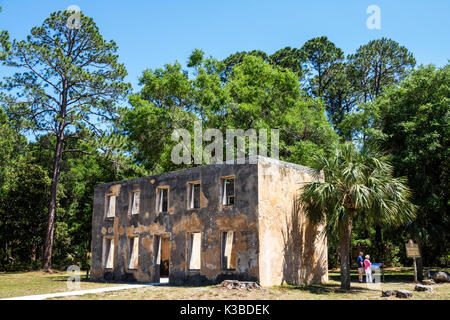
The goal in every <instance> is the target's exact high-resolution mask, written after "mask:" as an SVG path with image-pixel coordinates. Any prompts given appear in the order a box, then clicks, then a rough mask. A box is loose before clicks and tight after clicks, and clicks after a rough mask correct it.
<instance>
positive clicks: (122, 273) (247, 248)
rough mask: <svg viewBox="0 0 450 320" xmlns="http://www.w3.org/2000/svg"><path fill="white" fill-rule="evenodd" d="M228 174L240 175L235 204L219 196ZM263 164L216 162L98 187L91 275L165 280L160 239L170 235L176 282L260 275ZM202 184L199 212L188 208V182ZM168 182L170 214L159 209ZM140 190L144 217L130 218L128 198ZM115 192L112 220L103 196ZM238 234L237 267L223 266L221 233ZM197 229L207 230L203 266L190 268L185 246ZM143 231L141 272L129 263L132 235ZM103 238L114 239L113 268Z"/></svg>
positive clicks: (203, 235)
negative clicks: (226, 203) (160, 190)
mask: <svg viewBox="0 0 450 320" xmlns="http://www.w3.org/2000/svg"><path fill="white" fill-rule="evenodd" d="M222 176H234V177H235V194H236V196H235V204H234V206H230V207H227V206H223V205H222V203H221V201H220V192H221V191H220V190H221V182H220V179H221V177H222ZM257 178H258V177H257V165H256V164H254V165H249V164H243V165H238V164H236V165H211V166H203V167H197V168H192V169H188V170H183V171H176V172H171V173H167V174H162V175H158V176H151V177H146V178H139V179H134V180H129V181H122V182H117V183H108V184H103V185H99V186H96V188H95V197H94V212H93V218H92V265H91V277H92V279H105V280H119V281H120V280H122V281H135V280H137V281H144V282H151V281H159V275H158V272H156V270H159V269H158V267H159V266H158V265H157V263H156V256H157V252H156V251H157V248H158V246H157V245H156V243H155V242H156V241H157V239H158V236H160V237H169V238H170V248H171V249H170V260H169V261H170V262H169V263H170V277H169V282H170V283H171V284H186V283H192V284H201V283H216V282H220V281H221V280H222V279H224V278H227V279H243V280H257V278H258V264H257V261H258V231H257V220H256V211H257V207H258V203H257V200H258V197H257V190H258V189H257V183H258V181H257ZM192 181H201V198H200V200H201V201H200V208H199V209H188V191H187V190H188V186H187V184H188V183H189V182H192ZM161 186H164V187H167V186H168V187H169V207H168V212H167V213H158V212H157V211H158V210H157V208H158V206H157V204H156V201H157V188H158V187H161ZM137 190H139V191H140V205H139V207H140V208H139V214H137V215H131V213H130V207H131V202H130V201H131V200H130V195H131V192H133V191H137ZM107 194H113V195H115V196H116V206H115V207H116V208H115V217H114V218H110V219H107V218H105V215H106V198H105V195H107ZM224 231H234V243H233V252H235V255H236V256H235V259H236V269H235V270H222V264H221V245H222V241H221V237H222V232H224ZM192 232H201V267H200V270H199V271H190V270H188V265H187V243H188V236H189V234H190V233H192ZM132 236H139V260H138V268H137V269H135V270H134V269H129V268H128V259H129V256H130V250H131V248H129V246H130V245H129V237H132ZM103 238H113V239H114V244H115V250H114V268H113V269H111V270H109V269H104V268H103V265H102V254H103V251H102V250H103V249H102V247H103Z"/></svg>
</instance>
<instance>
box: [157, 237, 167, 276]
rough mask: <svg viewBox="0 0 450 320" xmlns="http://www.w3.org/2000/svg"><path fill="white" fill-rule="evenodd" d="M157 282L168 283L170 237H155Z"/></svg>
mask: <svg viewBox="0 0 450 320" xmlns="http://www.w3.org/2000/svg"><path fill="white" fill-rule="evenodd" d="M154 252H156V253H157V254H156V255H155V256H156V261H155V263H154V265H155V270H154V271H155V272H154V275H155V282H159V283H168V282H169V271H170V235H158V236H155V251H154Z"/></svg>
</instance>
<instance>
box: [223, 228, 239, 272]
mask: <svg viewBox="0 0 450 320" xmlns="http://www.w3.org/2000/svg"><path fill="white" fill-rule="evenodd" d="M234 236H235V235H234V231H225V232H222V259H221V260H222V269H224V270H235V269H236V250H235V248H234Z"/></svg>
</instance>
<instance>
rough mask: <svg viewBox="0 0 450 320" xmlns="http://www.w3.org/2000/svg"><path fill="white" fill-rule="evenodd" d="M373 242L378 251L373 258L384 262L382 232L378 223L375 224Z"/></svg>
mask: <svg viewBox="0 0 450 320" xmlns="http://www.w3.org/2000/svg"><path fill="white" fill-rule="evenodd" d="M375 244H376V248H377V251H378V252H377V255H378V257H376V258H375V257H374V258H375V260H377V261H379V262H383V263H384V262H385V261H384V245H383V233H382V230H381V226H380V225H375Z"/></svg>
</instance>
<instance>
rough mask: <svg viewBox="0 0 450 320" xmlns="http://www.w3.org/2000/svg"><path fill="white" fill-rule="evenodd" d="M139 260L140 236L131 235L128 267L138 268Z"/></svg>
mask: <svg viewBox="0 0 450 320" xmlns="http://www.w3.org/2000/svg"><path fill="white" fill-rule="evenodd" d="M138 262H139V237H131V238H130V239H129V247H128V269H137V268H138Z"/></svg>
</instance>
